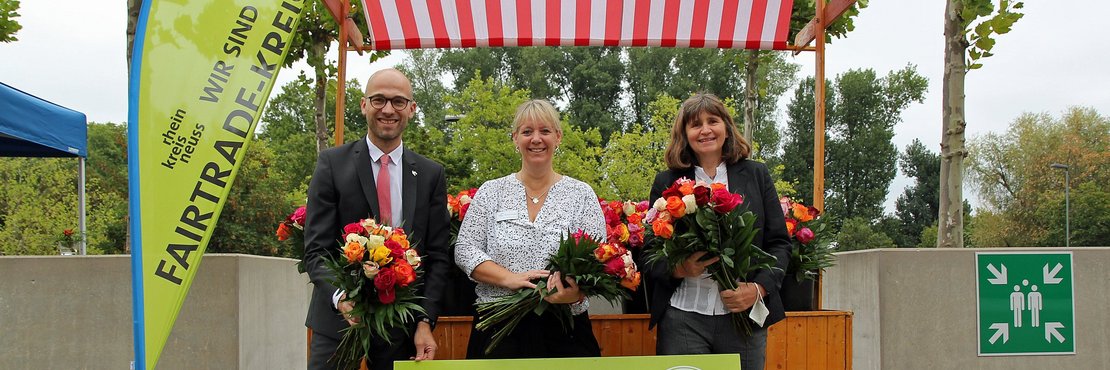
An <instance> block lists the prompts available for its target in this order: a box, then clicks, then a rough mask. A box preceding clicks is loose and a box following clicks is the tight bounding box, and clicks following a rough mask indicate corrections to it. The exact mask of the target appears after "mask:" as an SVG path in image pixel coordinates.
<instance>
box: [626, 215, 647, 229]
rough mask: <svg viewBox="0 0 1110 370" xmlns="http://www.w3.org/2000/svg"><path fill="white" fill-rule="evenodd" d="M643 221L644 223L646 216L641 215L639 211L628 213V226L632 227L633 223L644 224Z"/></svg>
mask: <svg viewBox="0 0 1110 370" xmlns="http://www.w3.org/2000/svg"><path fill="white" fill-rule="evenodd" d="M642 223H644V216H643V215H640V214H639V213H633V214H630V215H628V227H629V228H632V225H636V224H642Z"/></svg>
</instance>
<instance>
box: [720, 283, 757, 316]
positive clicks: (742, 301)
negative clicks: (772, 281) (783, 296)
mask: <svg viewBox="0 0 1110 370" xmlns="http://www.w3.org/2000/svg"><path fill="white" fill-rule="evenodd" d="M763 292H764V290H763V287H762V286H760V285H759V284H758V283H741V284H740V286H739V287H737V288H736V289H733V290H727V289H726V290H722V291H721V302H724V304H725V308H727V309H728V311H729V312H741V311H744V310H746V309H749V308H751V307H752V306H754V305H755V302H756V301H757V300H758V299H759V297H760V296H762V295H763V294H764V293H763Z"/></svg>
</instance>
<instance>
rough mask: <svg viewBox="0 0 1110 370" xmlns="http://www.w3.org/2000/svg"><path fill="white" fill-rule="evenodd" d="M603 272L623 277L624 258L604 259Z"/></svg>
mask: <svg viewBox="0 0 1110 370" xmlns="http://www.w3.org/2000/svg"><path fill="white" fill-rule="evenodd" d="M605 273H606V274H609V275H613V276H616V277H620V278H623V277H624V259H623V258H611V259H609V260H608V261H605Z"/></svg>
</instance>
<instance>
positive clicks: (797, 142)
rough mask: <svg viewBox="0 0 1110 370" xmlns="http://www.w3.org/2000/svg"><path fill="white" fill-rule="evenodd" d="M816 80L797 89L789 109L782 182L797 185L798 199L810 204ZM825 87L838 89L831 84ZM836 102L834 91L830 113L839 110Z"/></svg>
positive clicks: (827, 96)
mask: <svg viewBox="0 0 1110 370" xmlns="http://www.w3.org/2000/svg"><path fill="white" fill-rule="evenodd" d="M814 81H815V80H814V78H813V77H808V78H806V79H805V80H803V81H801V82H799V83H798V85H797V87H796V88H795V89H794V97H793V98H792V99H791V100H790V103H789V104H788V105H787V106H786V111H787V121H786V130H785V132H784V134H785V136H786V143H784V144H783V154H782V164H783V165H784V168H783V172H782V179H783V180H785V181H788V182H791V183H794V184H795V188H796V189H797V191H798V194H797V197H798V198H800V199H804V200H806V201H807V202H808V201H811V200H812V199H813V165H814V163H813V136H814V134H813V132H814V130H815V124H814V118H813V110H814V101H815V100H816V98H815V96H814V87H813V85H814ZM825 84H826V86H834V85H833V84H832V83H831V82H826V83H825ZM836 100H837V99H836V90H835V89H830V90H829V91H828V93H826V94H825V109H826V111H836ZM829 118H835V117H829ZM826 124H828V121H826ZM827 136H828V133H827V132H826V137H827ZM825 156H826V157H827V156H828V154H827V153H826V154H825Z"/></svg>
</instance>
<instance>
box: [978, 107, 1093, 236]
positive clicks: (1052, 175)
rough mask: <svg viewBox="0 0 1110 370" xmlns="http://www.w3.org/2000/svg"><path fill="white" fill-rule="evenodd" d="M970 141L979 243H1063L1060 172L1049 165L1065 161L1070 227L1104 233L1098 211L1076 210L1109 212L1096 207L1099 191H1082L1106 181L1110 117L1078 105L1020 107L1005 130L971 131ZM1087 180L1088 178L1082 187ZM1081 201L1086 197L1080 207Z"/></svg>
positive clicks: (1062, 176) (1062, 178) (1061, 181)
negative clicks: (1033, 110) (1034, 110)
mask: <svg viewBox="0 0 1110 370" xmlns="http://www.w3.org/2000/svg"><path fill="white" fill-rule="evenodd" d="M968 147H969V149H970V152H971V155H970V157H969V159H970V161H969V166H968V169H969V171H968V178H969V180H971V182H972V185H973V186H975V187H976V188H977V189H978V192H979V195H980V197H981V199H982V201H983V206H982V208H980V209H979V210H978V213H979V214H980V216H977V217H976V218H977V219H979V218H981V219H979V220H977V225H976V227H975V233H976V235H975V236H974V237H973V238H972V240H975V241H976V243H978V244H979V245H981V246H1059V245H1063V244H1064V238H1063V232H1062V229H1063V227H1062V226H1061V225H1063V222H1064V214H1063V210H1064V207H1063V196H1064V194H1063V193H1064V192H1063V186H1064V182H1063V181H1064V174H1062V173H1060V172H1062V171H1060V170H1057V169H1053V168H1050V167H1049V165H1050V164H1052V163H1063V164H1066V165H1068V166H1069V171H1070V175H1071V186H1072V188H1071V190H1070V191H1071V196H1072V198H1071V199H1072V201H1073V208H1072V211H1073V212H1074V213H1073V214H1072V217H1071V222H1072V225H1074V226H1073V230H1077V232H1078V230H1081V229H1089V230H1092V231H1093V232H1094V234H1092V235H1105V234H1099V231H1098V230H1097V229H1098V225H1099V222H1100V221H1099V220H1100V219H1103V218H1102V217H1097V216H1092V217H1077V216H1076V215H1077V214H1079V212H1088V211H1090V212H1104V213H1105V212H1110V210H1107V209H1105V208H1099V207H1100V205H1101V204H1103V203H1101V202H1099V201H1098V200H1097V194H1099V192H1098V191H1093V190H1092V192H1090V193H1087V192H1085V191H1084V189H1104V188H1105V185H1104V184H1106V183H1107V182H1110V170H1107V169H1106V168H1110V118H1107V117H1105V116H1102V115H1100V114H1099V113H1098V112H1097V111H1095V110H1094V109H1091V108H1083V107H1073V108H1069V109H1068V110H1067V111H1065V112H1064V114H1063V115H1062V116H1061V117H1059V118H1057V117H1053V116H1051V115H1049V114H1045V113H1041V114H1030V113H1026V114H1023V115H1021V116H1020V117H1018V118H1017V119H1015V120H1014V122H1012V123H1011V124H1010V127H1009V129H1008V130H1007V132H1005V133H1002V134H996V133H989V134H986V135H984V136H982V137H979V138H975V139H974V140H972V141H971V143H969V145H968ZM1088 183H1090V184H1091V185H1086V186H1088V188H1085V187H1084V186H1085V184H1088ZM1100 186H1101V188H1100ZM1091 187H1093V188H1091ZM1092 194H1095V195H1092ZM1086 199H1090V200H1089V201H1088V200H1086ZM1081 201H1082V202H1086V203H1084V206H1080V202H1081ZM1080 207H1095V208H1093V209H1090V210H1088V209H1084V208H1080ZM1075 235H1082V233H1079V234H1073V239H1072V240H1073V242H1074V241H1075V240H1076V239H1075ZM1095 240H1097V239H1095ZM1103 240H1106V239H1103ZM1094 243H1095V244H1100V243H1105V242H1104V241H1103V242H1098V241H1094ZM1076 245H1080V244H1076Z"/></svg>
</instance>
